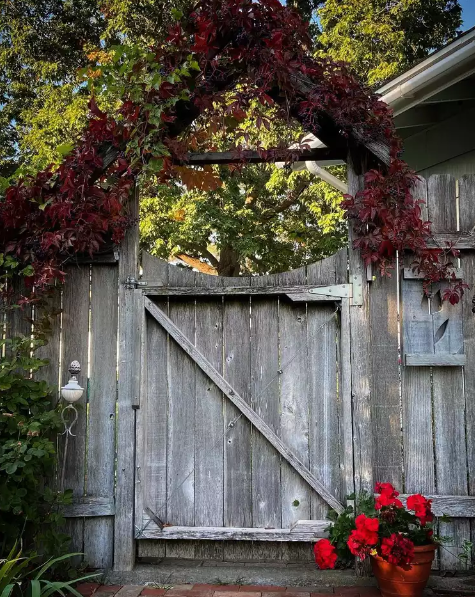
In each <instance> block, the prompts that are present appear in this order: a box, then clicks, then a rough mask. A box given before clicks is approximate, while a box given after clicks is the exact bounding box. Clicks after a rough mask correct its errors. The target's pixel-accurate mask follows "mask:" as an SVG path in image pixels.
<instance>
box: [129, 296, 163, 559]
mask: <svg viewBox="0 0 475 597" xmlns="http://www.w3.org/2000/svg"><path fill="white" fill-rule="evenodd" d="M155 304H156V305H157V307H158V308H160V309H162V310H163V311H164V312H165V313H168V301H167V300H166V299H165V300H162V301H155ZM145 333H146V342H147V343H146V379H147V383H146V385H143V384H142V391H143V400H142V401H141V407H140V412H139V413H138V415H139V416H140V420H141V425H142V426H143V429H144V431H143V437H142V441H143V442H144V443H143V445H142V446H141V445H137V455H138V456H140V455H141V456H142V457H141V459H140V462H137V465H138V466H141V472H140V479H138V483H137V485H136V486H137V490H139V491H141V492H142V494H143V498H142V504H141V505H142V510H141V511H140V512H136V516H137V521H138V524H139V528H140V529H141V528H143V526H144V520H143V507H144V506H145V505H146V506H148V507H149V508H151V509H152V510H153V511H154V512H155V513H156V514H157V515H158V516H159V518H160V519H161V520H163V521H165V522H166V521H167V520H168V513H167V443H168V442H167V435H168V434H167V425H168V375H169V373H168V337H167V333H166V332H165V330H164V329H163V328H162V327H161V326H160V325H158V323H157V322H156V321H155V320H154V319H153V318H152V317H150V316H147V318H146V332H145ZM138 427H139V425H138V422H137V428H138ZM137 507H138V508H139V507H140V506H139V505H137ZM159 547H160V552H157V551H156V552H155V556H156V557H165V547H164V546H163V545H161V546H159Z"/></svg>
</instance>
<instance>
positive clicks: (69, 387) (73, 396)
mask: <svg viewBox="0 0 475 597" xmlns="http://www.w3.org/2000/svg"><path fill="white" fill-rule="evenodd" d="M68 371H69V373H70V375H71V377H70V379H69V381H68V383H67V384H66V385H65V386H63V387H62V388H61V398H63V400H64V401H65V402H67V403H68V405H67V406H66V407H65V408H63V410H62V411H61V420H62V421H63V424H64V431H63V433H62V435H65V436H66V438H65V442H64V452H63V467H62V472H61V486H60V487H61V491H64V475H65V472H66V460H67V455H68V444H69V436H71V437H75V435H74V433H73V432H72V431H71V430H72V428H73V426H74V425H75V424H76V422H77V420H78V416H79V415H78V411H77V410H76V408H75V406H74V403H75V402H77V401H78V400H80V399H81V397H82V395H83V394H84V388H81V386H80V385H79V383H78V378H77V376H78V375H79V373H80V372H81V365H80V364H79V363H78V361H73V362H72V363H71V365H69V369H68ZM67 411H72V419H71V420H70V421H68V420H67V419H66V416H65V415H66V413H67Z"/></svg>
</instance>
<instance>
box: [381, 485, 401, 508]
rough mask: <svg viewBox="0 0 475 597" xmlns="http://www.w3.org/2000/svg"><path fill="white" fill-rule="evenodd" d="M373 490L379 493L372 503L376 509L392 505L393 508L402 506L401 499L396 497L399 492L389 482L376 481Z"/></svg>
mask: <svg viewBox="0 0 475 597" xmlns="http://www.w3.org/2000/svg"><path fill="white" fill-rule="evenodd" d="M375 491H376V493H379V494H380V495H379V496H378V497H377V498H376V501H375V504H374V507H375V508H376V510H381V508H389V507H391V506H394V507H395V508H402V507H403V505H402V502H401V500H398V499H397V496H398V495H399V492H398V491H396V490H395V489H394V487H393V486H392V485H391V483H376V487H375Z"/></svg>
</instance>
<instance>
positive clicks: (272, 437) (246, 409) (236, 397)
mask: <svg viewBox="0 0 475 597" xmlns="http://www.w3.org/2000/svg"><path fill="white" fill-rule="evenodd" d="M145 307H146V309H147V310H148V311H149V312H150V313H151V314H152V315H153V317H155V319H156V320H157V321H158V322H159V323H160V324H161V325H162V326H163V327H164V328H165V329H166V330H167V331H168V333H169V334H170V336H171V337H172V338H173V339H174V340H175V341H176V342H177V344H178V345H179V346H180V347H181V348H182V349H183V350H184V351H185V352H186V353H187V354H189V355H190V356H191V357H192V359H193V360H194V361H195V362H196V364H197V365H198V366H199V367H200V368H201V369H202V370H203V371H204V372H205V373H206V375H208V376H209V377H210V379H212V380H213V381H214V383H215V384H216V385H217V386H218V387H219V388H220V389H221V390H222V391H223V393H224V394H225V396H227V397H228V398H229V400H230V401H231V402H232V403H233V404H234V405H235V406H236V407H237V408H238V409H239V411H240V412H241V413H243V415H244V416H245V417H246V419H248V420H249V421H250V422H251V423H252V424H253V425H254V426H255V427H256V428H257V429H258V430H259V431H260V432H261V433H262V434H263V435H264V436H265V437H266V438H267V440H268V441H269V442H270V443H271V444H272V445H273V446H274V447H275V449H276V450H278V451H279V452H280V454H281V455H282V456H283V457H284V458H285V459H286V460H287V462H288V463H289V464H290V465H291V466H292V467H293V468H294V469H295V470H296V471H297V472H298V473H299V474H300V475H301V476H302V477H303V478H304V480H305V481H307V483H308V484H309V485H310V486H311V487H312V488H313V489H315V491H317V492H318V493H319V494H320V495H321V496H322V497H323V498H324V499H325V500H327V501H328V503H329V504H330V505H331V506H332V507H334V509H335V510H337V511H340V512H341V511H342V505H341V504H340V503H339V502H338V500H336V499H335V497H334V496H332V495H331V494H330V493H329V492H328V491H327V490H326V489H325V487H323V485H322V484H321V483H320V482H319V481H318V480H317V479H315V477H314V476H313V475H312V474H311V473H310V472H309V471H308V469H307V468H306V467H305V466H304V465H303V464H302V463H301V462H300V460H299V459H298V458H297V457H296V456H295V454H294V453H293V452H292V450H290V449H289V448H288V447H287V446H286V445H285V444H284V443H283V441H282V440H281V439H280V438H279V437H277V436H276V434H275V433H274V432H273V431H272V430H271V429H270V428H269V426H268V425H267V424H266V423H265V422H264V421H263V420H262V419H261V417H259V416H258V415H257V414H256V413H255V411H253V410H252V408H251V407H250V406H249V404H248V403H247V402H246V401H245V400H244V399H243V398H242V397H241V396H240V394H239V393H238V392H237V390H236V389H235V388H233V387H232V386H231V384H230V383H229V382H228V381H227V380H225V379H224V378H223V377H222V376H221V375H220V374H219V373H218V371H216V369H214V367H213V366H212V365H211V364H210V363H209V361H208V360H207V359H206V358H205V357H204V356H203V355H202V354H201V353H200V352H199V351H198V350H197V349H196V347H195V346H194V344H193V343H192V342H190V340H189V339H188V338H187V337H186V336H185V335H184V334H183V332H182V331H181V330H180V329H178V328H177V326H176V325H175V324H174V323H173V321H171V319H169V318H168V317H167V316H166V315H165V314H164V313H163V312H162V311H160V309H158V308H157V307H156V306H155V305H154V304H153V303H152V302H151V301H150V300H148V299H145ZM246 379H247V381H248V380H249V377H247V378H246ZM233 429H234V426H233ZM228 438H229V434H228ZM228 443H229V442H228ZM233 470H234V469H233Z"/></svg>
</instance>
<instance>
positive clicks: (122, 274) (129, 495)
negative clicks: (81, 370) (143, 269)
mask: <svg viewBox="0 0 475 597" xmlns="http://www.w3.org/2000/svg"><path fill="white" fill-rule="evenodd" d="M129 211H130V216H131V217H132V218H138V187H137V186H136V188H135V191H134V193H133V197H132V198H131V202H130V210H129ZM138 265H139V264H138V224H134V225H133V226H132V227H131V228H130V229H129V230H128V231H127V234H126V236H125V239H124V240H123V241H122V243H121V246H120V259H119V332H118V334H119V336H118V346H119V367H118V373H119V378H118V396H117V408H118V410H117V412H118V421H117V464H116V471H117V472H116V515H115V522H114V569H115V570H123V571H127V570H132V569H133V567H134V564H135V544H134V502H135V412H134V409H133V406H132V405H133V404H134V403H136V401H137V396H138V394H139V392H140V369H139V367H137V363H139V362H140V361H139V359H140V356H139V352H140V342H141V339H140V337H139V332H140V328H139V327H138V317H137V315H138V313H137V312H136V311H137V309H136V306H137V299H136V298H135V297H136V295H135V292H134V291H133V290H129V289H127V288H126V287H125V285H124V282H125V281H126V280H127V277H128V276H134V277H136V278H137V277H138V272H139V267H138Z"/></svg>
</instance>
